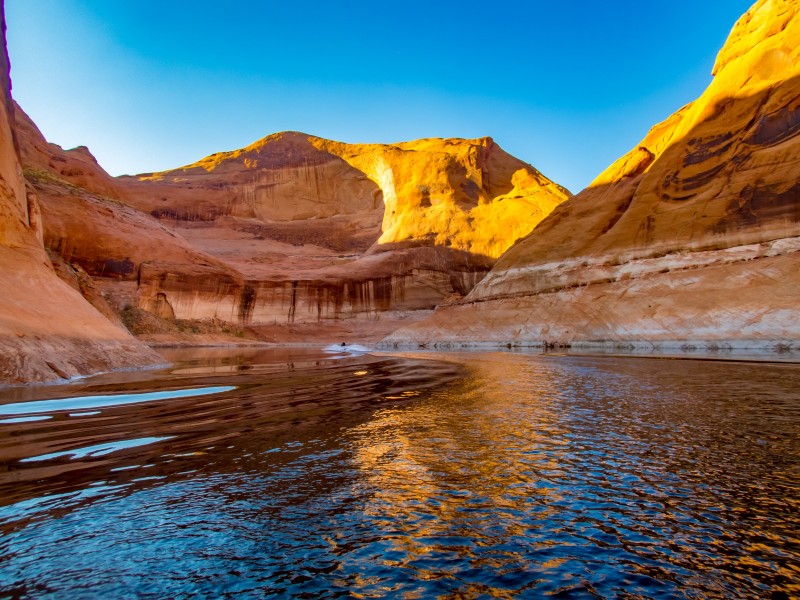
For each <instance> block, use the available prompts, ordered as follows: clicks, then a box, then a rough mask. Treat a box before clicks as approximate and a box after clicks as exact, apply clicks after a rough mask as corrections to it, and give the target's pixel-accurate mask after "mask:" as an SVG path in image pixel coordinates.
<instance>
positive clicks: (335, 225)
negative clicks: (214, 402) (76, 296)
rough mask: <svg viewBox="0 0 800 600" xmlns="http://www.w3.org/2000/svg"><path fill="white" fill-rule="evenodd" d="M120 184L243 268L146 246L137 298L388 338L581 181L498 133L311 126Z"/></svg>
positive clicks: (269, 329)
mask: <svg viewBox="0 0 800 600" xmlns="http://www.w3.org/2000/svg"><path fill="white" fill-rule="evenodd" d="M118 184H119V185H120V186H122V188H123V189H122V193H121V194H119V195H118V197H119V198H121V199H123V200H124V202H126V203H128V204H130V205H131V206H133V207H136V208H137V209H139V210H140V211H142V212H143V213H147V214H148V215H150V216H151V217H153V218H155V219H158V221H159V222H160V223H162V224H164V225H166V226H169V227H170V228H171V229H172V230H173V231H175V232H177V234H179V235H180V236H181V237H182V238H185V239H186V240H188V242H189V243H190V244H192V246H193V247H194V248H196V249H197V250H198V251H200V252H204V253H207V254H208V255H213V256H214V257H215V258H216V259H217V260H218V261H221V262H223V263H225V264H227V265H228V266H229V267H230V268H229V270H228V271H226V272H220V271H214V272H209V271H208V270H207V269H201V270H197V269H186V268H184V267H183V266H181V265H180V264H177V263H173V264H167V263H165V262H164V261H153V260H151V261H145V262H142V263H139V266H138V267H137V266H136V264H135V262H136V261H134V260H132V262H133V263H134V265H133V268H134V270H135V271H136V278H137V281H138V303H139V306H141V307H142V308H145V309H147V310H150V311H153V312H156V313H158V314H161V315H162V316H170V317H172V316H174V317H176V318H181V319H207V318H216V319H222V320H225V321H231V322H236V323H238V324H240V325H242V326H247V327H248V328H250V329H251V330H252V331H256V332H257V333H258V334H259V335H260V336H261V337H262V338H263V339H267V340H274V341H304V340H306V341H307V340H310V339H328V340H331V341H338V340H340V339H343V338H344V339H348V338H349V339H352V338H353V337H357V338H358V339H362V340H363V339H379V338H380V337H382V336H383V335H386V334H387V333H389V332H391V331H393V330H394V329H396V328H397V327H398V325H399V324H401V323H403V322H408V320H414V319H419V318H421V317H422V316H427V314H429V312H430V311H431V310H432V309H433V308H434V307H435V306H436V305H438V304H441V303H444V302H447V301H451V300H453V299H457V298H460V297H463V296H464V295H465V294H466V293H468V292H469V291H470V290H471V289H472V287H473V286H474V285H475V284H476V283H477V282H478V281H479V280H480V279H481V278H482V277H483V276H484V275H485V274H486V273H487V272H488V271H489V269H490V268H491V266H492V265H493V264H494V261H495V259H496V257H497V256H498V255H499V254H501V253H502V252H503V251H504V250H506V249H507V248H508V247H510V246H511V245H512V244H513V243H514V241H516V240H517V239H518V238H520V237H523V236H525V235H526V234H528V233H529V232H530V231H531V230H532V229H533V228H534V227H535V226H536V224H537V223H538V222H539V221H541V219H542V218H544V217H545V216H546V215H547V214H549V213H550V211H551V210H552V209H553V208H554V207H555V206H557V205H558V204H559V203H560V202H562V201H563V200H565V199H566V198H567V197H568V196H569V192H567V191H566V190H565V189H564V188H562V187H560V186H558V185H556V184H554V183H552V182H551V181H550V180H548V179H547V178H546V177H544V176H543V175H541V174H540V173H539V172H538V171H536V170H535V169H534V168H533V167H531V166H530V165H528V164H526V163H524V162H522V161H520V160H518V159H516V158H514V157H513V156H511V155H509V154H507V153H506V152H504V151H503V150H502V149H501V148H500V147H499V146H498V145H497V144H495V143H494V142H493V141H492V140H491V139H489V138H481V139H477V140H460V139H427V140H419V141H416V142H408V143H402V144H395V145H376V144H372V145H360V144H343V143H339V142H333V141H330V140H324V139H321V138H317V137H313V136H309V135H305V134H301V133H297V132H286V133H279V134H275V135H271V136H268V137H266V138H264V139H262V140H259V141H258V142H255V143H254V144H252V145H250V146H248V147H246V148H243V149H241V150H236V151H233V152H224V153H217V154H213V155H211V156H208V157H206V158H204V159H202V160H200V161H198V162H197V163H194V164H191V165H188V166H186V167H182V168H179V169H174V170H172V171H165V172H161V173H151V174H144V175H139V176H136V177H123V178H120V179H119V180H118ZM45 223H46V227H45V229H46V232H48V231H49V227H48V226H47V220H45ZM46 235H47V233H46Z"/></svg>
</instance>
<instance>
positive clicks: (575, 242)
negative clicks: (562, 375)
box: [390, 0, 800, 344]
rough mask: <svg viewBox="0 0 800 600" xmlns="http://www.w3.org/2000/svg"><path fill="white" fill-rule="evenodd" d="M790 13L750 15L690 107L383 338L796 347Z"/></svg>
mask: <svg viewBox="0 0 800 600" xmlns="http://www.w3.org/2000/svg"><path fill="white" fill-rule="evenodd" d="M799 12H800V6H799V5H798V4H797V3H796V2H792V1H788V0H759V2H756V4H755V5H754V6H753V7H752V8H751V9H750V10H749V11H748V12H747V13H746V14H745V15H744V16H743V17H742V18H741V19H740V20H739V22H738V23H737V24H736V26H735V27H734V28H733V31H732V32H731V35H730V37H729V39H728V42H727V43H726V45H725V47H724V48H723V49H722V51H721V52H720V54H719V57H718V59H717V63H716V65H715V67H714V80H713V82H712V83H711V85H710V86H709V87H708V89H707V90H706V91H705V93H704V94H703V95H702V96H701V97H700V98H699V99H698V100H696V101H695V102H693V103H691V104H689V105H687V106H686V107H684V108H682V109H681V110H679V111H678V112H677V113H675V114H674V115H672V116H671V117H670V118H669V119H667V120H666V121H664V122H663V123H661V124H660V125H657V126H656V127H654V128H653V129H652V130H651V131H650V133H649V134H648V136H647V137H646V138H645V139H644V140H643V141H642V143H641V144H639V146H638V147H637V148H635V149H634V150H632V151H631V152H630V153H628V154H627V155H626V156H624V157H622V158H621V159H620V160H618V161H617V162H615V163H614V164H613V165H611V167H609V168H608V169H607V170H606V171H605V172H604V173H603V174H601V175H600V176H599V177H598V178H597V179H596V180H595V181H594V182H593V183H592V185H591V186H590V187H589V188H587V189H586V190H584V191H583V192H581V193H580V194H578V195H577V196H575V197H574V198H572V199H571V200H569V201H567V202H565V203H563V204H562V205H560V206H559V207H558V208H556V209H555V210H554V211H553V213H552V214H551V215H550V216H549V218H547V219H546V220H544V221H543V222H542V223H541V225H540V226H539V227H538V228H537V229H536V231H535V232H534V234H532V235H530V236H529V237H527V238H526V239H524V240H523V241H522V242H520V243H519V244H517V245H516V246H514V247H513V248H511V249H510V250H509V251H508V252H507V253H506V254H504V255H503V256H502V257H501V258H500V260H499V261H498V262H497V264H496V265H495V267H494V268H493V270H492V272H491V273H490V274H489V275H488V276H487V277H486V278H485V279H484V280H483V281H482V282H481V283H480V284H479V285H478V286H477V287H476V288H475V289H474V290H473V291H472V293H471V294H470V295H469V296H468V297H467V298H466V299H465V300H464V302H463V305H462V306H459V307H455V308H452V309H448V310H442V311H440V312H439V313H437V314H436V316H435V317H434V318H433V319H432V320H430V321H425V322H424V323H422V324H420V326H419V327H416V328H414V327H412V328H410V329H406V330H403V331H400V332H397V333H396V334H394V335H393V336H391V338H390V340H391V341H393V342H423V343H434V342H443V341H446V340H450V341H457V342H468V341H502V342H511V343H527V344H536V343H542V342H547V341H551V342H552V341H557V342H562V343H575V342H590V341H602V340H612V341H642V340H651V341H652V340H662V341H663V340H717V341H719V340H742V339H745V340H751V341H755V342H756V343H768V341H769V340H784V341H785V340H800V321H798V319H797V314H798V311H800V300H798V299H800V270H799V269H798V268H797V267H798V264H800V254H798V253H797V250H798V249H800V243H798V236H800V176H798V173H800V15H798V13H799ZM759 340H760V342H758V341H759ZM715 343H716V342H715Z"/></svg>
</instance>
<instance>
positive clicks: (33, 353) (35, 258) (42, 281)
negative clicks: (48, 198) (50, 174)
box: [0, 2, 163, 385]
mask: <svg viewBox="0 0 800 600" xmlns="http://www.w3.org/2000/svg"><path fill="white" fill-rule="evenodd" d="M3 8H4V7H3V4H2V2H0V16H2V23H1V24H0V27H1V29H0V30H1V31H2V38H3V39H2V44H3V45H2V49H0V289H2V294H0V385H2V384H13V383H23V382H31V381H40V382H41V381H53V380H57V379H61V378H64V377H72V376H75V375H80V374H87V373H92V372H97V371H102V370H109V369H113V368H122V367H132V366H142V365H147V364H155V363H159V362H163V361H162V359H161V358H160V357H159V356H158V355H156V354H155V353H153V352H152V351H151V350H149V349H148V348H146V347H145V346H143V345H142V344H141V343H139V342H138V341H137V340H135V339H134V338H133V337H132V336H131V335H130V334H129V333H128V332H127V331H125V330H124V329H122V328H120V327H118V326H116V325H114V324H112V323H111V321H109V320H108V319H106V318H105V317H103V316H102V315H101V314H100V313H99V312H98V311H97V310H96V309H94V308H93V307H92V306H91V305H90V304H89V303H88V302H86V301H85V300H84V298H83V297H82V295H81V294H80V293H79V292H78V291H76V290H75V289H73V288H72V287H70V286H69V285H67V284H66V283H64V282H63V281H62V280H61V279H59V278H58V276H57V275H56V273H55V271H54V270H53V267H52V265H51V263H50V261H49V259H48V257H47V254H46V253H45V251H44V248H43V246H42V241H41V240H42V229H41V221H40V215H39V208H38V204H37V200H36V196H35V193H34V191H33V190H31V189H26V183H25V179H24V177H23V172H22V167H21V165H20V162H19V156H18V154H17V148H16V142H15V137H14V132H13V124H14V105H13V102H12V100H11V94H10V90H11V82H10V79H9V63H8V54H7V51H6V46H5V16H4V12H3Z"/></svg>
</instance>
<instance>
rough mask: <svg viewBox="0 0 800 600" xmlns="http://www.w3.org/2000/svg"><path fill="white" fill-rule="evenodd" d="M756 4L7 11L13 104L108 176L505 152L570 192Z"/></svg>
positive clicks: (687, 85) (173, 5)
mask: <svg viewBox="0 0 800 600" xmlns="http://www.w3.org/2000/svg"><path fill="white" fill-rule="evenodd" d="M751 4H752V2H751V1H750V0H703V1H702V2H700V1H698V0H691V1H689V0H668V1H666V0H649V1H646V2H633V1H630V0H627V1H624V2H623V1H618V0H606V1H605V2H598V1H596V0H595V1H582V0H571V1H570V2H563V1H562V2H538V1H536V0H529V1H528V2H516V1H506V2H504V1H502V0H501V1H498V2H494V3H492V2H485V1H484V2H475V1H472V0H464V1H461V2H450V1H439V2H431V0H424V1H423V0H406V1H403V2H379V1H373V2H363V1H353V2H332V1H330V0H328V1H326V2H316V1H305V2H304V1H295V2H287V1H286V0H283V1H280V2H273V1H267V0H265V1H260V2H259V1H255V0H251V1H248V2H245V1H238V2H237V1H235V0H229V1H227V2H211V1H206V0H194V1H188V0H186V1H172V2H170V1H169V0H160V1H151V0H115V1H109V0H6V17H7V21H8V34H7V35H8V42H9V54H10V57H11V65H12V70H11V77H12V82H13V95H14V97H15V98H16V99H17V101H18V102H19V103H20V104H21V105H22V107H23V108H24V109H25V110H26V112H28V114H30V115H31V117H32V118H33V119H34V121H36V123H37V124H38V125H39V127H40V129H41V130H42V132H43V133H44V134H45V136H46V137H47V138H48V140H49V141H52V142H55V143H58V144H61V145H62V146H64V147H67V148H70V147H74V146H77V145H86V146H89V148H90V150H91V151H92V152H93V153H94V155H95V156H96V157H97V158H98V160H99V161H100V164H101V165H103V166H104V167H105V168H106V169H107V170H108V171H109V172H110V173H112V174H114V175H118V174H122V173H139V172H146V171H153V170H163V169H168V168H173V167H177V166H180V165H183V164H187V163H190V162H194V161H195V160H197V159H199V158H201V157H203V156H206V155H208V154H211V153H212V152H217V151H222V150H232V149H234V148H239V147H241V146H244V145H247V144H249V143H251V142H253V141H255V140H256V139H259V138H261V137H263V136H265V135H268V134H270V133H273V132H276V131H284V130H297V131H303V132H306V133H310V134H314V135H318V136H321V137H327V138H331V139H336V140H341V141H345V142H397V141H405V140H410V139H416V138H420V137H434V136H437V137H438V136H443V137H467V138H471V137H479V136H484V135H490V136H492V137H493V138H494V139H495V140H496V141H497V142H498V143H499V144H500V145H501V146H503V147H504V148H505V149H506V150H507V151H509V152H511V153H512V154H514V155H516V156H518V157H520V158H522V159H523V160H525V161H527V162H530V163H531V164H533V165H534V166H536V167H537V168H538V169H540V170H541V171H542V172H543V173H545V175H547V176H548V177H550V178H552V179H554V180H555V181H557V182H559V183H561V184H563V185H566V186H567V187H569V188H570V189H571V190H572V191H574V192H577V191H579V190H580V189H582V188H583V187H585V186H586V185H588V183H589V182H590V181H591V180H592V179H593V178H594V177H595V176H596V175H597V174H598V173H600V172H601V171H602V170H603V169H604V168H605V167H606V166H608V165H609V164H610V163H611V162H613V161H614V160H615V159H616V158H618V157H619V156H620V155H622V154H623V153H624V152H626V151H627V150H629V149H630V148H631V147H632V146H634V145H635V144H636V143H637V142H638V141H639V140H640V139H641V138H642V137H644V135H645V134H646V132H647V130H648V129H649V128H650V127H651V126H652V125H654V124H655V123H657V122H658V121H660V120H662V119H664V118H666V117H667V116H668V115H669V114H670V113H672V112H674V111H675V110H676V109H678V108H679V107H680V106H682V105H683V104H685V103H687V102H689V101H691V100H693V99H694V98H696V97H697V96H698V95H699V94H700V93H701V92H702V91H703V89H704V88H705V87H706V86H707V85H708V82H709V81H710V71H711V67H712V65H713V63H714V58H715V56H716V53H717V51H718V50H719V48H720V47H721V45H722V44H723V42H724V41H725V39H726V37H727V35H728V33H729V31H730V29H731V27H732V26H733V24H734V22H735V21H736V19H737V18H738V17H739V16H740V15H741V14H742V13H744V11H746V10H747V9H748V8H749V6H750V5H751Z"/></svg>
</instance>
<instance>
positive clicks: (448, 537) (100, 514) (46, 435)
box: [0, 350, 800, 598]
mask: <svg viewBox="0 0 800 600" xmlns="http://www.w3.org/2000/svg"><path fill="white" fill-rule="evenodd" d="M283 352H286V351H272V354H261V353H259V352H256V351H253V352H251V353H249V354H248V355H244V356H242V355H239V356H232V355H229V354H225V353H220V352H218V351H216V352H209V353H206V354H204V355H201V354H197V355H194V356H188V357H187V356H184V357H181V356H178V355H175V357H173V358H174V359H175V360H180V361H181V362H179V363H178V364H177V366H176V367H175V368H173V369H171V370H170V371H169V372H163V373H161V374H158V375H157V376H156V377H153V375H152V374H150V375H148V376H145V375H142V374H133V375H132V376H131V377H130V378H128V379H127V380H123V379H120V377H119V375H114V376H110V377H108V378H106V379H100V380H92V381H87V382H84V383H82V384H79V385H78V386H70V387H68V388H63V389H59V390H50V391H48V392H47V393H48V394H50V395H51V396H57V397H60V398H64V400H61V401H60V402H63V406H64V408H63V409H61V410H55V409H54V407H53V405H52V403H45V404H42V402H43V401H45V402H46V399H45V398H43V397H41V391H35V392H31V391H28V392H26V393H27V394H28V395H29V397H27V398H20V397H19V396H16V397H4V398H2V400H0V402H2V404H0V415H2V414H3V406H6V407H7V408H6V410H7V412H8V413H9V415H8V416H0V420H3V419H7V418H8V419H18V418H25V417H26V416H28V417H41V416H46V417H48V418H47V419H44V420H37V421H26V422H16V423H6V424H1V423H0V453H1V454H2V456H3V457H4V458H3V463H2V469H3V470H2V472H0V492H2V496H1V497H2V498H3V500H2V504H3V507H2V508H0V526H1V527H2V531H3V533H4V537H3V539H2V541H0V557H2V562H0V565H2V567H0V590H1V591H2V592H5V593H6V594H8V595H11V596H12V597H13V596H17V597H35V598H51V597H52V598H56V597H58V598H84V597H137V598H163V597H170V598H189V597H193V598H194V597H207V598H222V597H233V596H236V597H237V598H263V597H314V598H317V597H326V598H327V597H352V596H353V595H354V594H358V595H360V596H362V597H407V598H429V597H442V598H490V597H498V598H504V597H525V598H538V597H542V596H546V595H552V596H554V597H560V598H593V597H621V598H624V597H629V598H674V597H687V598H754V597H759V598H762V597H763V598H770V597H772V598H788V597H793V596H796V595H797V594H798V593H800V586H798V584H797V582H798V581H800V554H799V553H798V547H800V545H799V543H800V540H798V536H797V518H796V515H797V514H798V513H799V512H800V511H798V509H800V494H798V488H797V474H798V468H800V443H798V436H797V432H798V429H800V427H799V426H800V391H798V390H800V367H799V366H797V365H778V364H761V365H758V364H745V363H729V362H700V361H689V360H687V361H655V360H646V359H636V358H626V359H615V358H609V357H602V358H596V357H575V356H537V355H520V354H505V353H468V354H458V353H451V354H435V355H431V354H425V355H420V356H415V355H405V356H351V355H347V354H341V355H324V354H321V353H319V352H316V351H310V350H294V351H291V352H290V353H288V354H284V353H283ZM434 358H438V360H432V359H434ZM148 378H149V379H148ZM222 387H226V388H232V389H225V390H224V391H221V390H220V389H219V388H222ZM175 390H182V391H184V392H182V393H185V394H191V395H183V396H179V395H178V394H175ZM185 390H191V391H185ZM209 390H211V391H209ZM14 393H15V394H20V393H21V392H19V391H15V392H14ZM37 394H38V395H37ZM142 394H150V395H149V396H144V397H145V398H147V399H146V400H142V398H143V396H142ZM152 394H159V396H158V398H157V399H154V398H153V396H152ZM163 394H166V395H163ZM162 395H163V396H162ZM107 396H113V397H114V398H115V399H116V400H114V401H113V402H112V401H109V400H107V399H103V397H107ZM87 398H88V399H87ZM121 398H124V399H125V400H124V401H125V402H126V403H124V404H120V401H121ZM114 402H116V403H115V404H114ZM104 403H105V404H104ZM20 404H27V405H28V406H29V408H31V410H30V411H28V412H26V411H25V409H24V407H20V406H18V405H20ZM77 404H80V406H79V407H77V408H72V407H73V406H76V405H77ZM9 406H10V407H11V408H8V407H9ZM120 444H121V445H120Z"/></svg>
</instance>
